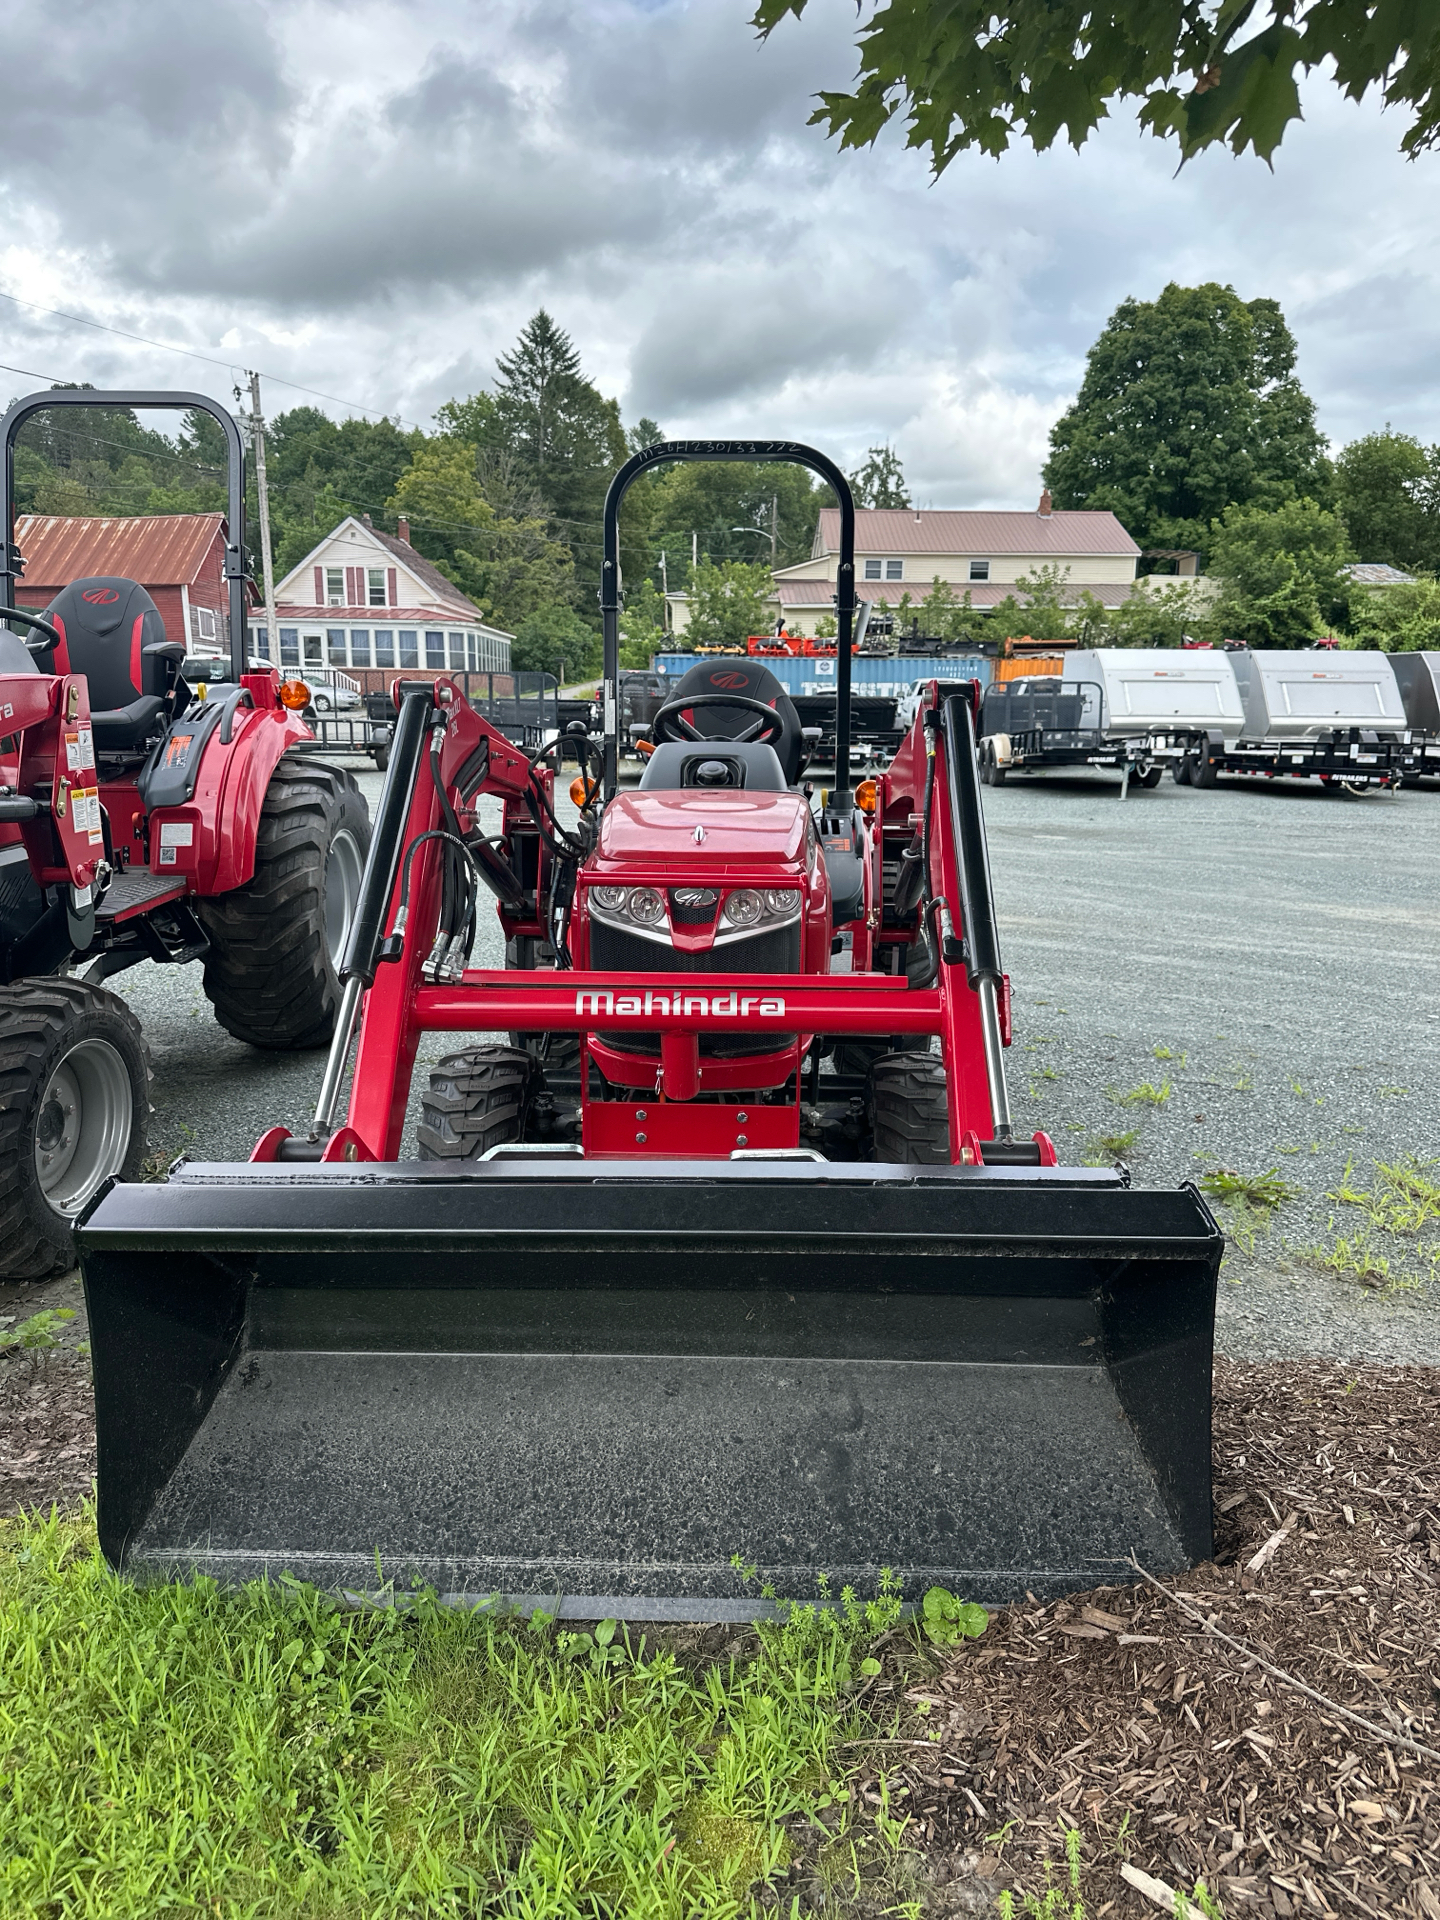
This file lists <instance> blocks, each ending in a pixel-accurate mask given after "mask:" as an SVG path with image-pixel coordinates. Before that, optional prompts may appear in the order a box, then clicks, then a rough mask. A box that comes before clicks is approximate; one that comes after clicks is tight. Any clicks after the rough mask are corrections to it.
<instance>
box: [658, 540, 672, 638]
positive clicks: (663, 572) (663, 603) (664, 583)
mask: <svg viewBox="0 0 1440 1920" xmlns="http://www.w3.org/2000/svg"><path fill="white" fill-rule="evenodd" d="M660 631H661V632H662V633H668V632H669V631H670V573H669V569H668V568H667V566H666V564H665V549H664V548H663V547H662V548H661V549H660Z"/></svg>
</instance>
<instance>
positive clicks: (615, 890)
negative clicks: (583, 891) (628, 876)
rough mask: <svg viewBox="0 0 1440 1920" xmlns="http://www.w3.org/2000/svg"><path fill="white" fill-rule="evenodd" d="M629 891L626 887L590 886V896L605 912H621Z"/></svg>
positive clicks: (623, 909)
mask: <svg viewBox="0 0 1440 1920" xmlns="http://www.w3.org/2000/svg"><path fill="white" fill-rule="evenodd" d="M629 891H630V889H629V888H628V887H592V888H591V889H590V898H591V899H592V900H593V901H594V903H595V905H596V906H597V907H600V908H602V909H603V910H604V911H605V912H606V913H623V912H624V911H625V900H626V896H627V895H628V893H629Z"/></svg>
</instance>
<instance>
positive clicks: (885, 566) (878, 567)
mask: <svg viewBox="0 0 1440 1920" xmlns="http://www.w3.org/2000/svg"><path fill="white" fill-rule="evenodd" d="M865 578H866V579H867V580H903V579H904V578H905V562H904V561H903V560H867V561H866V562H865Z"/></svg>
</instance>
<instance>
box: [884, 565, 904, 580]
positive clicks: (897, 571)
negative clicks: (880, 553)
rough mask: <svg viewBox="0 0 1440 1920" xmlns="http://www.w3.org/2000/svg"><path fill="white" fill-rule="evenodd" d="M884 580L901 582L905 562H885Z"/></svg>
mask: <svg viewBox="0 0 1440 1920" xmlns="http://www.w3.org/2000/svg"><path fill="white" fill-rule="evenodd" d="M885 578H886V579H887V580H903V579H904V578H905V562H904V561H903V560H887V561H886V562H885Z"/></svg>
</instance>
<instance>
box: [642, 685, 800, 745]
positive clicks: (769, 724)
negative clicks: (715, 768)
mask: <svg viewBox="0 0 1440 1920" xmlns="http://www.w3.org/2000/svg"><path fill="white" fill-rule="evenodd" d="M695 707H745V708H747V709H748V711H749V712H751V713H757V714H759V716H760V718H759V719H758V720H756V721H754V722H752V724H751V725H750V726H748V727H746V728H745V730H744V732H743V733H732V734H727V735H726V736H725V737H724V738H723V739H721V740H716V739H715V738H714V737H713V736H712V735H710V734H705V733H698V732H697V731H696V729H695V728H694V727H692V726H691V724H690V722H689V721H688V720H687V719H686V718H685V715H686V714H687V713H688V712H690V711H692V710H693V709H694V708H695ZM650 737H651V738H652V739H653V740H654V741H655V743H656V745H657V746H659V745H661V744H663V743H664V742H665V741H667V740H680V741H685V740H703V741H704V742H705V743H706V745H707V746H723V745H725V744H726V743H727V742H728V741H734V742H738V743H740V744H742V745H743V744H744V743H745V742H746V741H749V740H768V741H769V742H770V744H771V745H772V746H778V745H779V743H780V741H781V740H783V739H784V737H785V722H784V721H783V720H782V719H781V718H780V715H779V714H778V713H777V712H776V711H775V709H774V707H767V706H766V704H765V702H764V701H763V700H752V699H751V698H750V696H749V694H745V693H694V694H689V695H686V696H684V697H682V698H680V699H678V700H667V701H666V703H665V705H664V706H663V707H660V708H658V709H657V710H656V713H655V717H654V718H653V719H652V720H651V722H650Z"/></svg>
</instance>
